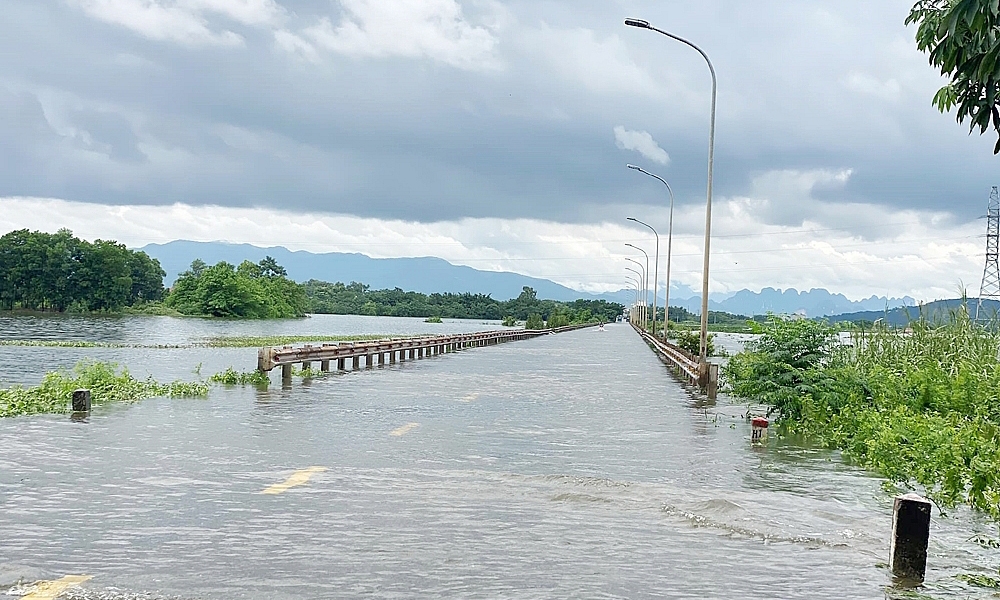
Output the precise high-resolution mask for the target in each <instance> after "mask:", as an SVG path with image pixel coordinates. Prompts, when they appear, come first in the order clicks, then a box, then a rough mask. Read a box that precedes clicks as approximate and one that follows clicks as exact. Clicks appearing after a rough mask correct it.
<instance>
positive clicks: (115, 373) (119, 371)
mask: <svg viewBox="0 0 1000 600" xmlns="http://www.w3.org/2000/svg"><path fill="white" fill-rule="evenodd" d="M81 388H85V389H89V390H90V391H91V401H92V402H93V403H94V404H101V403H105V402H137V401H139V400H142V399H144V398H153V397H157V396H170V397H175V398H181V397H188V398H195V397H203V396H206V395H208V386H206V385H205V384H203V383H184V382H180V381H176V382H174V383H169V384H161V383H157V382H156V381H154V380H153V379H152V378H149V379H146V380H138V379H135V378H134V377H132V376H131V375H130V374H129V372H128V370H127V369H125V368H124V367H121V368H119V367H118V365H116V364H115V363H105V362H89V361H88V362H81V363H80V364H78V365H77V366H76V367H75V368H74V369H73V371H72V372H63V371H57V372H52V373H47V374H46V375H45V377H44V378H42V382H41V383H40V384H38V385H37V386H34V387H29V388H24V387H20V386H14V387H11V388H7V389H4V390H0V417H13V416H17V415H31V414H39V413H65V412H68V411H69V408H70V403H71V402H72V398H73V390H76V389H81Z"/></svg>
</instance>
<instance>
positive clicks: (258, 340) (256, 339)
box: [205, 334, 408, 348]
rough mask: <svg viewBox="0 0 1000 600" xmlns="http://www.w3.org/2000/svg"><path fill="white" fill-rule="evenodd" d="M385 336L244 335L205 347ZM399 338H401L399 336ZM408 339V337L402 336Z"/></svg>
mask: <svg viewBox="0 0 1000 600" xmlns="http://www.w3.org/2000/svg"><path fill="white" fill-rule="evenodd" d="M386 337H387V336H385V335H368V334H365V335H258V336H251V335H242V336H223V337H214V338H210V339H209V340H207V341H206V342H205V345H206V346H208V347H210V348H262V347H264V346H286V345H288V344H298V343H301V342H370V341H374V340H384V339H385V338H386ZM397 337H399V336H397ZM402 337H408V336H402Z"/></svg>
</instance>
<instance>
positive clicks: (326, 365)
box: [319, 360, 330, 373]
mask: <svg viewBox="0 0 1000 600" xmlns="http://www.w3.org/2000/svg"><path fill="white" fill-rule="evenodd" d="M319 370H320V371H323V372H324V373H325V372H327V371H329V370H330V361H328V360H321V361H319Z"/></svg>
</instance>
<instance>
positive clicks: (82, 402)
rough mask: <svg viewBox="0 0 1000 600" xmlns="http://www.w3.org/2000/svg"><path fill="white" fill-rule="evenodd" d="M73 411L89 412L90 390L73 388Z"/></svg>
mask: <svg viewBox="0 0 1000 600" xmlns="http://www.w3.org/2000/svg"><path fill="white" fill-rule="evenodd" d="M73 412H90V390H82V389H81V390H73Z"/></svg>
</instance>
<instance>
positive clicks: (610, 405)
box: [0, 317, 998, 600]
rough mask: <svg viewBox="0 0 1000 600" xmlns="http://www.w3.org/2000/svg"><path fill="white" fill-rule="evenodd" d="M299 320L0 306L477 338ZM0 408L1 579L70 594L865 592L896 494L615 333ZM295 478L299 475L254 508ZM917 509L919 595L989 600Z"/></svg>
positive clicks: (976, 565) (137, 324) (965, 550)
mask: <svg viewBox="0 0 1000 600" xmlns="http://www.w3.org/2000/svg"><path fill="white" fill-rule="evenodd" d="M497 327H498V326H497V325H496V324H484V323H483V322H478V321H474V322H468V321H454V322H449V323H445V324H443V326H441V325H433V324H425V323H423V322H422V321H421V320H417V319H385V318H363V317H315V318H313V319H307V320H299V321H285V322H276V323H266V324H261V323H257V324H253V323H249V324H248V323H218V322H213V321H201V320H188V319H169V318H154V319H150V318H130V319H117V320H116V319H90V318H76V319H67V318H29V317H3V318H0V335H2V337H6V338H17V339H25V338H37V339H86V340H94V341H106V342H126V343H142V344H174V345H186V344H193V343H196V342H197V341H199V340H203V339H205V338H207V337H213V336H216V335H274V334H278V333H282V334H305V333H315V332H322V333H326V334H330V335H335V334H344V333H386V334H404V333H423V332H442V333H451V332H458V331H474V330H483V329H493V328H497ZM0 358H2V365H3V367H2V369H3V371H2V378H3V380H4V383H5V384H10V383H26V384H30V383H32V382H34V381H37V379H38V378H40V376H41V374H42V373H43V372H44V371H45V370H46V369H48V368H56V367H63V366H70V365H72V364H73V363H74V362H76V361H77V360H80V359H81V358H95V359H101V360H115V361H118V362H120V363H122V364H125V365H127V366H128V367H129V368H130V369H131V370H132V371H133V372H135V373H137V374H140V375H143V374H146V373H148V374H152V375H154V376H155V377H157V378H158V379H161V380H170V379H174V378H181V379H185V380H193V379H197V378H198V375H196V374H195V373H194V368H195V367H196V366H197V365H198V364H201V370H200V372H201V374H202V375H201V376H207V375H208V374H210V373H212V372H216V371H219V370H222V369H224V368H225V367H227V366H234V367H236V368H237V369H249V368H251V367H252V366H253V365H254V364H255V350H253V349H212V348H202V347H190V348H168V349H152V348H144V349H124V348H18V347H0ZM272 381H273V382H274V384H273V385H272V386H271V387H270V388H269V389H267V390H257V389H255V388H249V387H248V388H242V387H223V386H215V387H213V388H212V391H211V394H210V396H209V397H208V398H207V399H204V400H190V399H165V398H155V399H150V400H146V401H144V402H141V403H139V404H135V405H129V406H100V407H98V408H97V409H95V410H94V412H93V413H92V414H91V415H90V416H89V418H87V419H85V420H73V419H71V418H70V417H69V416H68V415H48V416H32V417H19V418H11V419H2V420H0V589H7V588H8V587H9V586H11V585H13V584H14V583H16V582H17V581H18V580H23V581H31V580H39V579H45V580H48V579H57V578H59V577H61V576H63V575H66V574H87V575H92V576H93V579H91V580H90V581H88V582H87V583H85V584H84V585H83V587H82V588H80V589H79V590H77V591H75V592H73V594H74V597H79V598H108V599H110V600H114V599H115V598H121V599H124V598H132V597H138V595H140V594H143V595H142V596H141V597H144V598H145V597H149V598H156V597H171V598H173V597H180V598H206V599H216V598H218V599H222V598H252V599H258V598H259V599H265V598H266V599H286V598H287V599H292V598H296V599H298V598H357V597H374V598H395V597H427V598H431V597H462V598H568V597H581V598H582V597H586V598H663V597H676V598H691V597H696V596H697V597H706V598H736V597H741V598H753V597H758V598H880V597H885V596H886V595H890V596H897V595H900V594H902V593H903V592H904V591H903V590H899V589H897V588H894V587H893V580H892V577H891V576H890V574H889V573H888V572H887V570H886V567H885V562H886V561H887V554H888V537H889V529H890V514H889V508H890V505H891V494H889V493H887V492H885V491H883V489H882V486H881V480H880V479H878V478H877V477H874V476H872V475H870V474H868V473H866V472H864V471H862V470H860V469H858V468H856V467H854V466H851V465H849V464H847V463H845V461H843V460H842V459H841V457H840V455H839V454H838V453H836V452H832V451H828V450H822V449H816V448H810V447H808V446H807V445H804V444H803V443H802V442H798V441H792V440H783V439H779V438H778V437H777V436H775V435H773V432H772V436H771V438H770V439H769V441H768V443H767V445H765V446H763V447H759V448H752V447H751V446H750V443H749V438H750V431H749V426H748V425H747V424H746V422H745V421H744V420H743V419H742V414H743V412H744V411H745V407H744V406H741V405H740V404H738V403H730V402H729V401H728V400H727V399H726V398H724V397H721V398H720V400H719V401H718V403H715V404H712V403H708V402H706V401H704V400H703V399H701V398H699V397H698V396H697V395H693V394H692V393H690V391H688V390H686V389H685V388H684V387H682V386H681V385H679V384H678V383H677V382H676V381H675V380H674V379H673V378H672V377H671V376H670V375H669V374H668V373H667V372H666V370H665V369H664V367H663V366H662V364H661V363H660V362H659V361H658V360H657V359H656V357H655V356H654V355H653V354H652V353H651V352H650V350H649V349H648V348H647V347H646V346H645V345H644V344H643V343H642V342H641V340H640V339H639V338H638V337H637V336H636V335H635V334H634V333H633V332H632V331H631V329H630V328H629V327H627V326H625V325H610V326H607V327H606V329H605V331H603V332H601V331H598V330H597V329H587V330H582V331H575V332H570V333H565V334H560V335H553V336H545V337H543V338H539V339H535V340H529V341H522V342H515V343H509V344H501V345H498V346H490V347H486V348H478V349H472V350H467V351H462V352H459V353H456V354H450V355H446V356H441V357H435V358H429V359H423V360H417V361H412V362H405V363H402V364H396V365H391V366H386V367H384V368H376V369H371V370H364V371H360V372H354V373H346V374H338V375H331V376H327V377H324V378H319V379H314V380H311V381H308V382H302V381H299V380H296V381H295V383H294V384H293V385H291V386H290V387H285V388H283V387H282V386H281V385H280V383H279V382H278V380H277V377H276V376H273V377H272ZM309 467H322V468H324V469H325V470H316V471H315V472H313V473H311V478H310V479H309V480H308V482H306V483H304V484H303V485H298V486H294V487H289V488H287V489H286V490H285V491H283V492H282V493H277V494H262V493H261V492H262V491H263V490H265V489H266V488H268V487H269V486H272V485H275V484H280V483H282V482H284V481H286V480H287V479H288V478H289V477H290V476H291V475H292V474H293V473H295V472H296V471H298V470H301V469H306V468H309ZM977 534H983V535H987V536H990V537H997V534H996V527H995V525H993V524H991V523H989V522H988V521H985V520H984V519H982V518H981V517H980V516H978V515H976V514H973V513H971V512H969V511H965V510H957V511H954V512H949V513H948V515H947V516H942V515H940V514H939V513H938V512H937V511H936V512H935V516H934V522H933V523H932V544H931V548H930V565H929V573H928V580H927V583H926V585H925V586H924V587H923V588H921V589H920V590H918V591H919V593H921V594H926V595H928V596H930V597H935V598H967V597H989V594H990V590H985V589H982V588H977V587H974V586H970V585H968V584H966V583H965V582H964V581H962V580H961V579H959V578H958V577H957V576H958V575H960V574H963V573H983V574H992V575H996V571H995V568H996V564H997V562H998V561H997V560H996V556H995V552H996V551H991V550H986V549H983V548H981V547H980V546H979V545H977V544H976V543H975V542H974V541H973V540H972V539H971V538H972V537H973V536H975V535H977Z"/></svg>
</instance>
